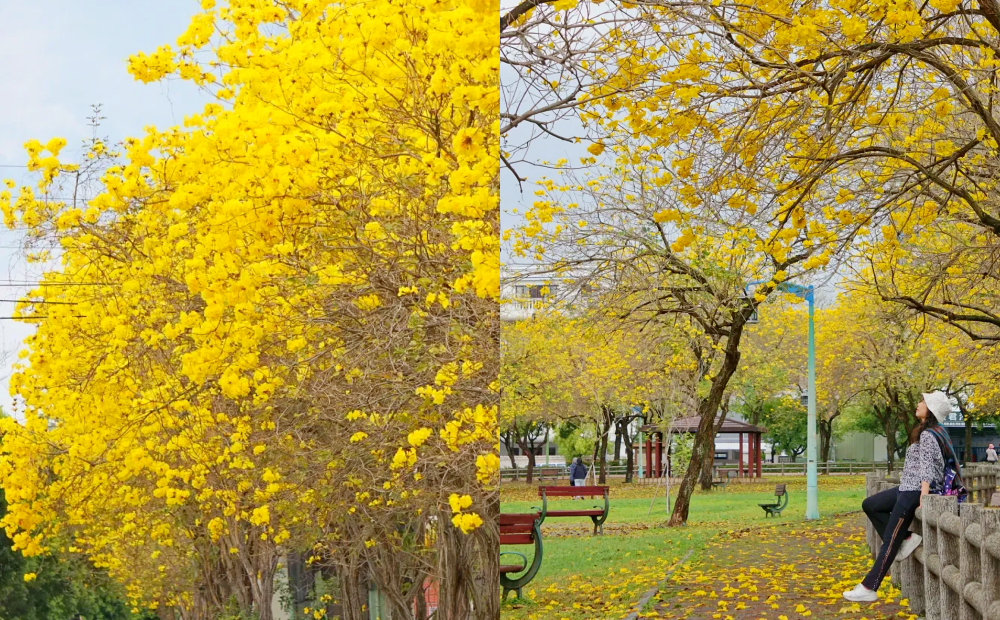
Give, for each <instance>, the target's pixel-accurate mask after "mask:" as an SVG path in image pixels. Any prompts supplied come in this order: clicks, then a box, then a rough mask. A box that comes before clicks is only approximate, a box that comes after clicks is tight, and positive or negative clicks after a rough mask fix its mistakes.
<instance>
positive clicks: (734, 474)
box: [712, 469, 739, 489]
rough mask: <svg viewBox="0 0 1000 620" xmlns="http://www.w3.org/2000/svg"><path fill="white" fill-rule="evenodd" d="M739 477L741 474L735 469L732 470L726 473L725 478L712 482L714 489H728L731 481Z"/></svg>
mask: <svg viewBox="0 0 1000 620" xmlns="http://www.w3.org/2000/svg"><path fill="white" fill-rule="evenodd" d="M738 476H739V472H737V471H736V470H735V469H730V470H729V471H727V472H726V477H725V478H722V477H720V479H719V480H713V481H712V488H713V489H715V488H718V487H722V488H723V489H724V488H726V485H727V484H729V481H730V480H732V479H733V478H736V477H738Z"/></svg>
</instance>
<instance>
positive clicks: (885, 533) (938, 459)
mask: <svg viewBox="0 0 1000 620" xmlns="http://www.w3.org/2000/svg"><path fill="white" fill-rule="evenodd" d="M949 413H951V401H950V400H948V397H947V396H946V395H945V393H944V392H940V391H938V392H931V393H930V394H924V395H923V400H921V401H920V404H918V405H917V411H916V415H917V420H918V422H919V424H918V425H917V426H916V427H915V428H914V429H913V431H912V432H911V433H910V447H909V448H907V450H906V463H905V464H904V465H903V474H902V476H900V478H899V486H898V487H893V488H891V489H887V490H885V491H882V492H880V493H876V494H875V495H872V496H871V497H868V498H867V499H865V501H863V502H862V503H861V508H862V509H863V510H864V511H865V514H867V515H868V519H869V520H870V521H871V522H872V525H873V526H874V527H875V531H876V532H878V533H879V536H881V537H882V549H881V550H879V553H878V557H877V558H876V559H875V563H874V564H873V565H872V567H871V570H870V571H868V575H867V576H865V578H864V580H863V581H862V582H861V583H859V584H858V585H856V586H854V589H853V590H848V591H846V592H844V598H846V599H847V600H849V601H855V602H859V603H870V602H873V601H877V600H878V588H879V586H880V585H882V580H883V579H885V575H886V573H888V572H889V568H890V567H891V566H892V563H893V561H895V560H902V559H904V558H906V557H908V556H909V555H910V554H911V553H913V551H914V550H915V549H916V548H917V547H919V546H920V541H921V538H920V536H918V535H917V534H911V533H910V531H909V527H910V523H912V522H913V516H914V515H915V514H916V512H917V508H918V507H919V506H920V502H921V500H922V499H923V497H924V495H927V494H928V493H930V492H931V491H934V492H935V493H939V492H942V490H943V489H944V476H945V472H944V469H945V463H946V462H949V459H953V460H954V461H953V462H954V463H955V464H956V472H957V469H958V468H957V463H958V459H956V458H955V449H954V447H953V446H952V445H951V440H950V439H949V438H948V432H947V431H946V430H945V429H944V428H943V427H942V426H941V421H942V420H944V418H945V416H947V415H948V414H949ZM956 482H960V481H956Z"/></svg>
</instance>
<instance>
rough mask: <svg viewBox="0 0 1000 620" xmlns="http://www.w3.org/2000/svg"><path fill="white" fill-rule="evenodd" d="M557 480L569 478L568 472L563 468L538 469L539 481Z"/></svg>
mask: <svg viewBox="0 0 1000 620" xmlns="http://www.w3.org/2000/svg"><path fill="white" fill-rule="evenodd" d="M559 478H569V472H568V471H567V470H566V468H565V467H540V468H539V469H538V479H539V480H545V479H549V480H553V479H555V480H558V479H559Z"/></svg>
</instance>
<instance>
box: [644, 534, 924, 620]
mask: <svg viewBox="0 0 1000 620" xmlns="http://www.w3.org/2000/svg"><path fill="white" fill-rule="evenodd" d="M863 519H864V517H863V516H862V515H859V514H851V515H845V516H843V517H840V518H827V519H823V520H821V521H819V522H815V523H808V524H807V523H803V522H798V523H789V524H787V525H785V524H781V525H776V526H773V527H762V528H752V529H751V528H746V529H740V530H733V531H724V532H722V533H721V534H720V535H718V536H715V537H714V538H713V540H712V541H711V542H709V544H708V545H707V546H706V547H705V549H704V550H703V551H702V552H701V553H700V554H699V555H698V556H697V557H696V558H695V559H694V560H693V561H692V562H691V564H690V565H689V566H687V567H685V568H684V569H681V570H677V571H675V572H674V574H673V576H672V578H671V579H670V581H669V582H668V585H667V586H666V587H665V588H663V589H662V590H661V591H660V593H659V594H658V596H657V597H656V598H655V599H654V600H653V601H652V602H651V603H653V604H652V605H651V606H649V607H647V609H646V610H645V613H642V614H641V615H640V617H643V618H672V619H676V620H757V619H766V620H802V619H804V618H808V619H809V620H834V619H836V620H847V619H849V618H850V619H855V620H860V619H862V618H865V619H866V620H880V619H888V618H916V616H915V615H913V614H910V613H909V611H908V609H907V607H906V604H905V601H900V600H899V591H898V590H897V589H895V588H891V587H890V586H888V585H884V586H883V588H882V591H881V593H880V594H881V596H882V598H881V600H880V601H879V602H878V603H872V604H857V603H849V602H848V601H845V600H844V599H843V598H841V593H842V592H843V591H844V590H847V589H850V588H851V587H853V586H854V585H855V584H856V583H858V582H859V581H860V580H861V578H862V577H863V576H864V573H865V571H867V569H868V566H869V559H868V554H867V551H866V549H865V545H864V527H863V525H864V521H863Z"/></svg>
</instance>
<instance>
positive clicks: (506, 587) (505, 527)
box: [497, 512, 542, 599]
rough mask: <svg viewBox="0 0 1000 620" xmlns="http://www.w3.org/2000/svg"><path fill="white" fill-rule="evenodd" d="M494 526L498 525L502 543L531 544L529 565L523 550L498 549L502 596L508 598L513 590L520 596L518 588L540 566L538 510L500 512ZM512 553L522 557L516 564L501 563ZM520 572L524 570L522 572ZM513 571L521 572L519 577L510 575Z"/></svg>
mask: <svg viewBox="0 0 1000 620" xmlns="http://www.w3.org/2000/svg"><path fill="white" fill-rule="evenodd" d="M497 525H499V526H500V544H501V545H534V546H535V556H534V558H532V560H531V564H530V565H529V564H528V558H527V556H525V555H524V554H523V553H518V552H516V551H502V552H500V586H501V587H502V588H503V598H504V599H506V598H507V593H508V592H511V591H513V592H514V593H515V594H516V595H517V597H518V598H521V588H523V587H524V586H525V585H526V584H527V583H528V582H529V581H531V580H532V579H534V578H535V575H536V574H538V569H539V568H540V567H541V566H542V533H541V531H540V530H539V529H538V526H539V525H541V521H540V516H539V514H538V513H537V512H532V513H525V514H510V513H500V515H499V516H498V517H497ZM505 555H512V556H517V557H519V558H521V562H520V563H519V564H504V562H503V556H505ZM522 571H523V572H522ZM514 573H521V575H520V576H517V577H512V576H511V575H513V574H514Z"/></svg>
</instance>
